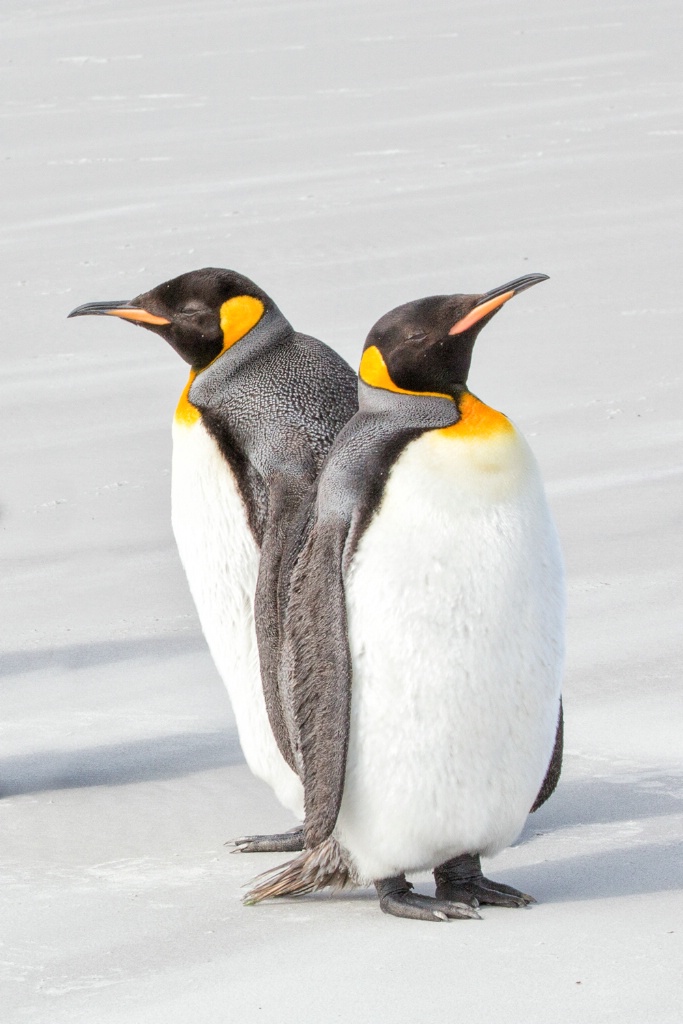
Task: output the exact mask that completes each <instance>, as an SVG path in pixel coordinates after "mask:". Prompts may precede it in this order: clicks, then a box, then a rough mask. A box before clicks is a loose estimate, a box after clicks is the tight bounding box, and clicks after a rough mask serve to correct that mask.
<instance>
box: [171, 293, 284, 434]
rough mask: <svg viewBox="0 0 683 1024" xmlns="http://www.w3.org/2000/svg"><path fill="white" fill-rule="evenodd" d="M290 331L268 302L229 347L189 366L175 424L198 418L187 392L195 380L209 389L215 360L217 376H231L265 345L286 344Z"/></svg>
mask: <svg viewBox="0 0 683 1024" xmlns="http://www.w3.org/2000/svg"><path fill="white" fill-rule="evenodd" d="M293 334H294V330H293V328H292V325H291V324H290V323H289V321H288V320H287V319H286V318H285V317H284V316H283V315H282V313H281V312H280V310H279V309H278V308H277V306H275V305H271V306H270V307H269V308H268V309H267V310H266V312H265V313H264V314H263V316H262V317H261V319H260V320H259V321H258V323H257V324H256V325H255V326H254V327H252V329H251V330H250V331H249V332H248V333H247V334H245V335H244V337H243V338H240V340H239V341H237V342H235V343H233V344H232V345H230V347H229V348H224V349H223V350H222V351H221V352H219V354H218V355H217V356H216V358H215V359H212V360H211V362H210V363H208V364H207V365H206V366H204V367H202V368H201V369H199V370H195V369H192V370H190V375H189V377H188V380H187V383H186V385H185V387H184V389H183V392H182V394H181V396H180V398H179V400H178V404H177V406H176V410H175V416H174V422H175V423H176V424H177V425H178V426H182V427H191V426H193V425H194V424H195V423H197V422H198V421H199V420H200V419H201V417H202V414H201V409H200V408H199V406H198V405H196V404H194V402H193V401H192V398H191V397H190V392H191V391H192V388H193V385H194V383H195V381H197V383H200V382H201V383H202V384H203V383H206V384H207V390H208V391H212V390H213V389H212V388H211V376H212V373H211V371H212V368H214V369H215V367H216V365H217V364H218V363H219V362H220V371H221V378H222V380H224V379H225V375H226V374H228V375H230V376H231V375H232V374H234V373H236V372H237V371H238V370H239V369H240V367H242V366H244V365H245V364H246V363H248V362H251V360H253V359H257V358H258V357H259V356H260V355H261V354H262V353H263V352H264V351H265V350H266V349H268V348H273V347H275V346H279V345H282V344H286V342H287V341H288V340H289V339H290V338H291V337H292V335H293Z"/></svg>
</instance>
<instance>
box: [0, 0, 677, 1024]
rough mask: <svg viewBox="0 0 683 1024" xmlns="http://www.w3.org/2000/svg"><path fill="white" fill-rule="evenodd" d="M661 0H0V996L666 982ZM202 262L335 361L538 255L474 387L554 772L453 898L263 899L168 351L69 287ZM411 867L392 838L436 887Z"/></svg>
mask: <svg viewBox="0 0 683 1024" xmlns="http://www.w3.org/2000/svg"><path fill="white" fill-rule="evenodd" d="M681 20H682V18H681V8H680V4H679V3H674V2H673V0H649V2H648V3H644V2H642V0H641V2H638V3H636V2H614V0H613V2H610V0H576V2H575V3H572V4H568V3H561V2H560V0H546V2H545V3H541V2H539V0H511V2H508V3H504V2H503V0H476V2H475V0H456V2H455V3H454V2H452V0H421V2H419V3H416V2H412V3H411V2H408V0H365V2H360V0H301V2H286V0H249V2H247V0H222V2H219V0H194V2H190V0H184V2H182V3H179V2H173V0H164V2H161V0H145V2H144V3H140V2H137V3H136V2H133V0H116V2H114V0H4V2H3V5H2V11H1V12H0V55H1V56H0V74H1V82H2V91H1V93H0V103H1V107H0V111H1V115H2V117H1V124H2V135H1V138H0V164H1V167H2V185H1V189H0V207H1V210H2V217H1V221H0V230H1V233H2V246H3V248H2V252H3V263H2V275H1V278H0V287H1V289H2V305H1V311H2V381H3V388H2V413H3V415H2V438H1V442H2V451H3V460H2V466H3V468H2V479H1V489H0V503H1V504H2V518H1V519H0V528H1V530H2V560H3V580H2V587H3V603H2V621H3V626H4V630H3V633H4V636H3V647H4V655H3V667H2V690H1V693H2V706H1V709H0V720H1V722H2V730H3V738H2V748H1V751H0V787H1V791H2V799H1V800H0V860H1V862H2V881H1V888H0V892H1V900H2V907H1V913H0V929H1V931H2V946H1V949H0V961H2V965H1V966H2V975H3V980H2V989H1V992H0V1020H1V1021H2V1024H15V1022H17V1024H19V1022H21V1024H23V1022H31V1024H34V1022H41V1024H43V1022H44V1024H61V1022H67V1021H68V1022H72V1021H73V1022H84V1024H85V1022H87V1024H121V1022H127V1024H128V1022H130V1024H157V1022H159V1024H162V1022H163V1024H187V1022H195V1021H197V1022H200V1024H223V1022H228V1021H233V1020H234V1021H240V1022H241V1024H252V1022H256V1021H275V1022H278V1024H293V1022H297V1024H308V1022H318V1021H320V1022H323V1024H327V1022H337V1021H340V1022H341V1021H343V1022H346V1021H361V1022H381V1024H385V1022H386V1024H403V1022H411V1024H413V1022H421V1021H430V1022H435V1024H441V1022H452V1021H467V1022H471V1024H479V1022H482V1024H483V1022H486V1024H491V1022H493V1024H497V1022H499V1021H504V1022H507V1024H522V1022H524V1024H555V1022H559V1024H563V1022H571V1024H584V1022H585V1024H602V1022H611V1021H615V1022H617V1021H618V1022H619V1024H640V1022H658V1024H659V1022H667V1024H673V1022H680V1021H681V1020H683V982H682V980H681V972H682V970H683V968H682V966H681V965H682V964H683V944H682V943H681V935H682V933H683V921H682V919H681V918H682V910H683V900H682V898H681V890H682V888H683V877H682V868H681V862H682V858H681V854H682V853H683V841H682V840H683V829H682V820H683V815H682V813H681V812H682V811H683V770H682V767H681V758H680V755H681V745H682V741H681V737H682V736H683V702H682V700H681V686H680V672H681V669H680V665H681V658H680V646H681V645H680V636H681V604H682V602H681V589H682V574H681V557H680V551H681V541H680V527H681V498H682V496H683V460H682V458H681V440H682V436H683V418H682V412H681V408H682V406H681V348H682V343H683V339H682V338H681V326H680V325H681V312H682V299H681V284H680V281H681V258H680V238H681V217H680V211H681V181H682V180H683V167H682V162H681V153H682V150H683V119H682V117H681V111H682V106H683V104H682V103H681V91H682V90H681V71H680V69H681V58H680V29H681ZM210 265H215V266H229V267H234V268H235V269H238V270H240V271H242V272H244V273H246V274H248V275H249V276H251V277H253V278H254V279H255V280H256V281H258V282H259V283H260V284H261V285H262V286H263V287H264V288H265V289H266V290H267V291H268V292H270V293H271V294H272V296H273V297H274V298H275V300H276V301H277V302H278V304H279V305H280V307H281V308H282V310H283V312H284V313H285V314H286V315H287V316H288V317H289V318H290V320H291V321H292V322H293V323H294V325H295V326H296V327H298V328H299V329H301V330H305V331H308V332H309V333H313V334H316V335H318V336H319V337H322V338H323V339H325V340H326V341H328V342H330V343H331V344H333V345H334V346H336V347H337V348H338V349H339V351H341V352H342V353H343V354H344V355H345V356H346V357H347V358H348V359H349V360H350V361H352V362H353V363H354V365H356V364H357V362H358V358H359V353H360V349H361V346H362V342H363V340H364V338H365V335H366V333H367V331H368V329H369V328H370V326H371V325H372V324H373V323H374V321H375V320H376V319H377V318H378V317H379V316H380V315H381V314H383V313H384V312H386V311H387V310H388V309H390V308H391V307H393V306H395V305H397V304H398V303H401V302H405V301H408V300H410V299H413V298H417V297H420V296H423V295H429V294H434V293H440V292H453V291H465V292H467V291H470V292H477V291H482V290H486V289H488V288H491V287H493V286H495V285H498V284H500V283H502V282H505V281H507V280H509V279H511V278H513V277H516V276H518V275H521V274H524V273H527V272H531V271H540V272H544V273H547V274H549V275H550V277H551V280H550V281H549V282H547V283H545V284H543V285H542V286H539V287H538V288H534V289H533V291H530V292H528V293H525V294H524V295H522V296H520V297H519V298H518V299H516V300H515V301H514V302H512V303H510V305H509V306H507V307H506V308H505V310H504V311H503V312H501V314H500V315H499V316H498V317H497V318H496V319H495V321H494V322H493V323H492V324H491V325H490V326H489V327H487V328H486V330H485V331H484V333H483V334H482V335H481V338H480V340H479V342H478V345H477V348H476V350H475V358H474V363H473V369H472V373H471V377H470V384H471V387H472V389H473V390H474V391H475V392H476V393H478V394H479V395H480V396H481V397H482V398H483V399H484V400H485V401H487V402H488V403H489V404H491V405H494V406H496V407H498V408H501V409H503V410H504V411H505V412H507V413H508V414H509V415H510V416H512V418H513V419H514V420H515V421H516V422H517V423H518V424H519V425H520V426H521V428H522V429H523V431H524V432H525V434H526V435H527V437H528V438H529V439H530V442H531V444H532V445H533V447H534V449H535V451H536V453H537V456H538V458H539V460H540V462H541V465H542V468H543V471H544V475H545V478H546V481H547V486H548V491H549V494H550V498H551V501H552V504H553V507H554V510H555V514H556V517H557V521H558V525H559V528H560V531H561V535H562V539H563V545H564V550H565V554H566V560H567V568H568V578H569V595H570V606H569V629H568V661H567V672H566V688H565V706H566V719H567V741H566V742H567V756H566V764H565V770H564V775H563V778H562V782H561V784H560V787H559V790H558V792H557V794H556V795H555V796H554V797H553V799H552V800H551V801H550V803H549V804H547V805H546V806H545V807H544V808H543V809H542V810H541V811H540V812H539V813H537V814H535V815H533V816H532V817H531V818H530V819H529V822H528V825H527V827H526V829H525V831H524V834H523V835H522V837H521V839H520V840H519V842H518V843H517V844H516V845H515V846H514V847H513V848H511V849H509V850H507V851H505V852H504V853H503V854H502V855H501V856H499V857H497V858H496V859H495V861H493V862H488V863H487V864H486V865H485V867H486V870H487V871H488V872H489V873H490V874H491V875H492V876H493V877H495V878H498V879H500V880H501V881H505V882H508V883H511V884H513V885H516V886H519V887H521V888H522V889H524V890H526V891H529V892H532V893H533V894H534V895H535V896H536V897H537V898H538V900H539V904H538V906H535V907H534V908H533V909H530V910H527V911H522V910H518V911H513V910H503V909H495V908H484V910H483V912H482V916H483V917H484V918H485V920H483V921H481V922H466V921H465V922H452V923H449V924H440V925H431V924H421V923H415V922H410V921H404V920H397V919H394V918H389V917H385V916H384V915H382V914H381V913H380V911H379V909H378V906H377V902H376V898H375V896H374V893H372V892H370V891H369V890H368V891H361V892H358V893H355V894H351V895H348V896H341V897H337V898H333V899H332V898H329V897H328V896H325V895H323V896H320V897H316V898H310V899H305V900H300V901H298V902H296V901H294V902H281V903H273V904H270V905H264V906H260V907H255V908H244V907H242V905H241V903H240V896H241V893H242V889H241V886H242V885H243V884H244V883H246V882H248V881H249V880H250V878H252V877H253V875H255V874H256V873H257V872H258V871H260V870H264V869H265V868H266V867H267V866H269V865H271V864H274V863H277V862H278V860H280V859H282V858H277V857H273V856H260V857H246V856H231V855H229V853H228V851H227V850H226V848H225V847H224V845H223V844H224V842H225V841H226V840H228V839H230V838H232V837H235V836H239V835H241V834H244V833H249V832H252V831H267V830H274V829H279V828H288V827H290V825H291V824H292V822H291V821H290V819H289V817H288V815H287V814H286V813H285V812H284V811H283V810H282V809H281V808H280V807H279V806H278V805H277V804H276V802H275V800H274V798H273V797H272V795H271V794H270V792H269V791H268V790H267V789H266V788H265V787H264V786H263V785H262V784H260V783H259V782H257V781H256V780H255V779H253V778H252V777H251V776H250V774H249V772H248V771H247V769H246V767H245V765H244V763H243V760H242V757H241V754H240V750H239V746H238V743H237V740H236V735H235V730H234V724H233V719H232V716H231V712H230V708H229V706H228V700H227V696H226V694H225V692H224V689H223V686H222V684H221V682H220V680H219V679H218V677H217V675H216V672H215V670H214V668H213V665H212V663H211V661H210V659H209V657H208V655H207V652H206V650H205V647H204V643H203V641H202V638H201V633H200V630H199V627H198V623H197V620H196V617H195V613H194V609H193V606H192V603H191V600H190V597H189V594H188V591H187V588H186V585H185V581H184V577H183V574H182V571H181V569H180V566H179V563H178V558H177V555H176V551H175V547H174V544H173V540H172V536H171V531H170V522H169V466H170V429H169V426H170V420H171V416H172V412H173V408H174V406H175V402H176V399H177V396H178V394H179V392H180V391H181V389H182V386H183V384H184V381H185V377H186V368H185V366H184V364H183V363H182V362H181V361H180V360H179V359H178V357H177V356H176V355H175V354H174V353H173V352H172V351H171V349H170V348H167V347H166V346H164V344H163V343H162V342H161V341H160V339H158V338H155V337H154V336H153V335H152V334H149V333H146V332H143V331H141V330H139V329H133V328H132V327H130V326H129V325H127V324H124V323H121V322H120V321H118V320H114V319H113V318H112V319H111V320H106V319H99V320H93V319H82V320H74V321H67V320H66V315H67V313H68V312H69V311H70V310H71V309H72V308H73V307H74V306H76V305H78V304H80V303H82V302H86V301H90V300H97V299H125V298H130V297H132V296H134V295H136V294H138V293H139V292H141V291H143V290H146V289H148V288H150V287H152V286H154V285H155V284H158V283H159V282H161V281H163V280H165V279H167V278H169V277H173V276H175V275H176V274H179V273H182V272H184V271H187V270H191V269H194V268H197V267H203V266H210ZM428 884H429V877H428V876H424V877H423V878H421V880H420V888H421V889H422V890H423V891H429V889H428Z"/></svg>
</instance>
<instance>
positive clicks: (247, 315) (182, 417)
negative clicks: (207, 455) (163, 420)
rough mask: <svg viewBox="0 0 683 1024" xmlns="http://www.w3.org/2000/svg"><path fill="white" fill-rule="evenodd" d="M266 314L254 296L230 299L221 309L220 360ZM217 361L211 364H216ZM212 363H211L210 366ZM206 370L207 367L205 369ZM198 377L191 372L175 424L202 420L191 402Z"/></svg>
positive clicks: (189, 423)
mask: <svg viewBox="0 0 683 1024" xmlns="http://www.w3.org/2000/svg"><path fill="white" fill-rule="evenodd" d="M264 312H265V307H264V305H263V303H262V302H261V300H260V299H255V298H254V297H253V296H252V295H236V296H235V298H234V299H228V300H227V302H224V303H223V305H222V306H221V308H220V323H221V331H222V332H223V348H222V349H221V351H220V352H219V353H218V355H217V356H216V359H220V357H221V356H222V355H223V353H224V352H227V351H228V349H229V348H232V346H233V345H234V344H235V343H236V342H238V341H239V340H240V339H241V338H243V337H244V335H245V334H248V333H249V331H250V330H251V329H252V327H255V326H256V324H257V323H258V322H259V320H260V319H261V317H262V316H263V314H264ZM216 359H212V360H211V362H213V363H215V361H216ZM210 365H211V363H209V366H210ZM204 369H206V367H204ZM196 376H197V374H196V372H195V371H194V370H191V371H190V377H189V380H188V382H187V384H186V385H185V390H184V391H183V393H182V395H181V396H180V400H179V402H178V405H177V406H176V411H175V416H174V419H175V422H176V423H177V424H179V425H180V426H183V427H191V426H192V425H193V424H194V423H196V422H197V420H199V419H201V415H202V414H201V413H200V411H199V409H197V408H196V407H195V406H194V405H193V404H192V402H191V401H190V388H191V387H192V384H193V382H194V379H195V377H196Z"/></svg>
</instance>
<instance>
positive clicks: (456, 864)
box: [434, 854, 536, 907]
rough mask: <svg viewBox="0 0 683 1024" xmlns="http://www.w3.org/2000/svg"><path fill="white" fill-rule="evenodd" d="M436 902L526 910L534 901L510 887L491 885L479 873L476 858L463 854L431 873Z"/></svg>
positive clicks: (495, 883)
mask: <svg viewBox="0 0 683 1024" xmlns="http://www.w3.org/2000/svg"><path fill="white" fill-rule="evenodd" d="M434 879H435V881H436V895H437V898H438V899H444V900H455V901H462V902H463V903H469V904H470V906H479V905H480V904H488V905H489V906H496V907H528V906H529V905H530V904H531V903H535V902H536V900H535V899H534V897H533V896H529V895H528V893H525V892H520V890H519V889H513V887H512V886H511V885H503V883H502V882H493V881H492V880H491V879H490V878H485V877H484V875H483V874H482V872H481V867H480V863H479V857H476V856H471V855H469V854H464V855H463V856H462V857H454V858H453V859H452V860H449V861H446V863H445V864H440V865H439V867H438V868H436V869H435V870H434Z"/></svg>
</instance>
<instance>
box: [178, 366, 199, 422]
mask: <svg viewBox="0 0 683 1024" xmlns="http://www.w3.org/2000/svg"><path fill="white" fill-rule="evenodd" d="M196 376H197V374H196V373H195V371H194V370H190V377H189V379H188V382H187V384H186V385H185V388H184V390H183V393H182V395H181V396H180V399H179V400H178V404H177V406H176V410H175V416H174V419H175V421H176V423H179V424H181V425H182V426H183V427H191V426H192V424H193V423H196V422H197V420H198V419H201V415H202V414H201V413H200V411H199V409H197V408H196V406H194V405H193V404H192V402H191V401H190V399H189V394H190V388H191V387H192V384H193V383H194V379H195V377H196Z"/></svg>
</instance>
